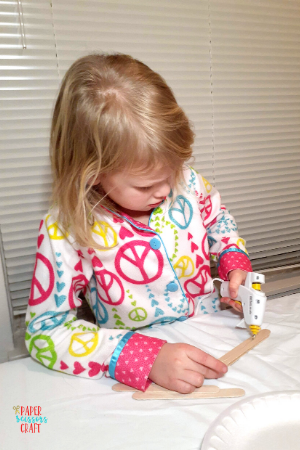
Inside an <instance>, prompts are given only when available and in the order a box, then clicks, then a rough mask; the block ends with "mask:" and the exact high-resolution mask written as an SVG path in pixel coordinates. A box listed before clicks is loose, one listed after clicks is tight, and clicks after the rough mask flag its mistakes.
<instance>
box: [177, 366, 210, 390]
mask: <svg viewBox="0 0 300 450" xmlns="http://www.w3.org/2000/svg"><path fill="white" fill-rule="evenodd" d="M204 378H205V377H204V376H203V375H202V374H201V373H199V372H195V371H194V370H184V371H183V373H182V377H181V381H183V382H185V383H188V384H190V385H191V386H193V387H194V388H198V387H201V386H202V384H203V383H204Z"/></svg>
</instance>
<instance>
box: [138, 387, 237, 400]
mask: <svg viewBox="0 0 300 450" xmlns="http://www.w3.org/2000/svg"><path fill="white" fill-rule="evenodd" d="M243 395H245V391H244V389H239V388H232V389H220V390H219V391H218V392H201V391H200V392H199V391H198V392H196V391H194V392H192V393H191V394H179V393H178V392H174V391H165V392H151V391H148V390H147V391H146V392H140V391H139V392H134V394H133V396H132V398H133V399H134V400H189V399H202V398H225V397H242V396H243Z"/></svg>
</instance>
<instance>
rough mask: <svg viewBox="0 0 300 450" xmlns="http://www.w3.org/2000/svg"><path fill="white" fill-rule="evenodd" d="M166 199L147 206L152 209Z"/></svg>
mask: <svg viewBox="0 0 300 450" xmlns="http://www.w3.org/2000/svg"><path fill="white" fill-rule="evenodd" d="M165 199H166V197H165V198H163V199H162V200H161V201H160V202H157V203H152V204H151V205H149V206H152V207H154V206H158V205H160V204H161V202H163V201H164V200H165Z"/></svg>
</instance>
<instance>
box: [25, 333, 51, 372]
mask: <svg viewBox="0 0 300 450" xmlns="http://www.w3.org/2000/svg"><path fill="white" fill-rule="evenodd" d="M28 351H29V353H30V354H31V356H32V357H33V358H36V359H37V360H38V361H39V362H40V363H41V364H43V366H46V367H48V369H52V368H53V366H54V364H55V363H56V360H57V354H56V352H55V347H54V342H53V341H52V339H51V338H50V336H46V335H43V334H40V335H38V336H35V337H34V338H32V339H31V341H30V344H29V349H28Z"/></svg>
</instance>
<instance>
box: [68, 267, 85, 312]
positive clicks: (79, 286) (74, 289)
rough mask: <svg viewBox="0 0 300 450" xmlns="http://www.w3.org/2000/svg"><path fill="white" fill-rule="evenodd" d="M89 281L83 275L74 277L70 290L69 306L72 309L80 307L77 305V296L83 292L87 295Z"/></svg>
mask: <svg viewBox="0 0 300 450" xmlns="http://www.w3.org/2000/svg"><path fill="white" fill-rule="evenodd" d="M88 282H89V281H88V279H87V278H86V277H85V276H84V275H83V274H80V275H77V277H73V278H72V283H71V286H70V290H69V297H68V300H69V305H70V308H72V309H73V308H76V307H77V306H78V305H76V304H75V300H76V296H75V294H77V293H79V292H80V291H82V290H83V294H85V287H86V285H87V284H88ZM80 304H81V300H80Z"/></svg>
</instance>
